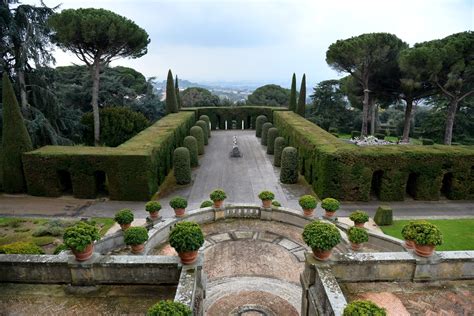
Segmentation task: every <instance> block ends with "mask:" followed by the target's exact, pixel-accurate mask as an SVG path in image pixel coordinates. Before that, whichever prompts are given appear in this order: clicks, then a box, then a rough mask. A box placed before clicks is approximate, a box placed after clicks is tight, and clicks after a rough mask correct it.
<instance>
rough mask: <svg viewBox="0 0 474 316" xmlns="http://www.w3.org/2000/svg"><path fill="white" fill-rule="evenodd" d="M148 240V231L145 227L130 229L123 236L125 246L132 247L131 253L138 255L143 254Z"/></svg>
mask: <svg viewBox="0 0 474 316" xmlns="http://www.w3.org/2000/svg"><path fill="white" fill-rule="evenodd" d="M147 240H148V231H147V230H146V228H145V227H130V228H129V229H127V230H126V231H125V233H124V235H123V241H124V242H125V244H126V245H131V246H132V253H134V254H139V253H142V252H143V249H145V246H144V245H143V244H144V243H145V241H147Z"/></svg>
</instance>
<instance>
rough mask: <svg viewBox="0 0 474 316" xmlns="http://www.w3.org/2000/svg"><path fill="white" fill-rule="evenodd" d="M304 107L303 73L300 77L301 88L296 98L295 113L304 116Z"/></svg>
mask: <svg viewBox="0 0 474 316" xmlns="http://www.w3.org/2000/svg"><path fill="white" fill-rule="evenodd" d="M305 107H306V74H303V79H301V88H300V96H299V98H298V108H297V111H296V113H298V114H299V115H301V116H302V117H304V112H305Z"/></svg>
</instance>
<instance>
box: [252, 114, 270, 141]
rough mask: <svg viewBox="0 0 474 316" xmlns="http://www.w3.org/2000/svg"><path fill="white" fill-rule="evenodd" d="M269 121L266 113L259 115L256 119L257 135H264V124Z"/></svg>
mask: <svg viewBox="0 0 474 316" xmlns="http://www.w3.org/2000/svg"><path fill="white" fill-rule="evenodd" d="M267 122H268V119H267V117H266V116H265V115H259V116H257V119H256V120H255V133H256V136H257V137H262V128H263V124H265V123H267Z"/></svg>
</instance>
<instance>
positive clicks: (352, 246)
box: [351, 242, 362, 251]
mask: <svg viewBox="0 0 474 316" xmlns="http://www.w3.org/2000/svg"><path fill="white" fill-rule="evenodd" d="M351 248H352V250H355V251H357V250H360V249H361V248H362V244H356V243H353V242H351Z"/></svg>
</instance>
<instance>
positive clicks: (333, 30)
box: [22, 0, 474, 91]
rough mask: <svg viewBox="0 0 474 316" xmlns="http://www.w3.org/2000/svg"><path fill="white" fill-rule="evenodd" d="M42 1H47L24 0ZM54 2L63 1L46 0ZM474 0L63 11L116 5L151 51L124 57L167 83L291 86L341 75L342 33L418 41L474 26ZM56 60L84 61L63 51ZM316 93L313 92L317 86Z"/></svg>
mask: <svg viewBox="0 0 474 316" xmlns="http://www.w3.org/2000/svg"><path fill="white" fill-rule="evenodd" d="M22 2H23V3H30V4H37V5H39V3H40V2H39V0H29V1H22ZM45 3H46V5H48V6H50V7H53V6H56V5H58V4H60V3H61V2H60V1H58V0H45ZM473 3H474V2H473V1H471V0H431V1H428V0H410V1H409V0H400V1H392V2H387V1H375V0H359V1H324V2H322V1H311V0H299V1H298V0H276V1H270V0H254V1H250V0H229V1H216V0H202V1H197V0H196V1H192V0H163V1H152V0H150V1H138V0H137V1H131V0H119V1H112V0H96V1H90V0H83V1H77V0H64V1H63V2H62V4H61V9H67V8H79V7H94V8H104V9H107V10H111V11H114V12H115V13H117V14H120V15H123V16H125V17H127V18H129V19H131V20H133V21H134V22H135V23H136V24H137V25H139V26H140V27H142V28H143V29H145V30H146V31H147V32H148V34H149V36H150V39H151V43H150V45H149V47H148V54H147V55H145V56H143V57H141V58H139V59H132V60H130V59H120V60H118V61H115V62H114V63H112V66H116V65H123V66H127V67H132V68H134V69H136V70H138V71H140V72H141V73H143V74H144V75H145V76H147V77H151V76H155V77H157V80H159V81H161V80H164V79H165V78H166V73H167V71H168V69H172V71H173V73H174V74H177V75H178V76H179V77H180V78H183V79H187V80H190V81H193V82H198V83H215V82H234V83H235V82H242V81H245V82H247V83H251V84H266V83H275V84H280V85H283V86H285V87H288V86H289V84H290V80H291V75H292V74H293V72H295V73H296V74H297V78H298V81H299V80H300V79H301V76H302V75H303V73H306V76H307V82H308V86H314V84H316V83H317V82H319V81H322V80H327V79H333V78H338V77H341V75H340V74H338V73H336V72H335V71H334V70H332V69H330V68H329V67H328V66H327V64H326V61H325V55H326V50H327V48H328V46H329V45H330V44H332V43H333V42H335V41H337V40H338V39H345V38H349V37H351V36H357V35H360V34H363V33H370V32H388V33H393V34H395V35H397V36H398V37H399V38H401V39H402V40H404V41H406V42H407V43H409V44H410V45H413V44H414V43H417V42H422V41H428V40H432V39H437V38H443V37H445V36H447V35H450V34H453V33H457V32H462V31H467V30H473V29H474V17H473V15H474V7H473V6H474V4H473ZM55 57H56V60H57V63H56V66H63V65H70V64H72V63H75V64H81V62H80V61H79V60H78V59H77V58H76V57H75V56H74V55H72V54H71V53H64V52H62V51H59V50H58V51H57V53H56V54H55ZM309 91H311V90H309Z"/></svg>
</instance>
